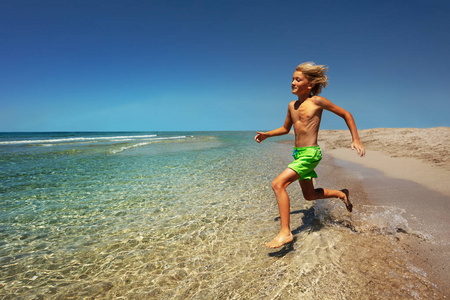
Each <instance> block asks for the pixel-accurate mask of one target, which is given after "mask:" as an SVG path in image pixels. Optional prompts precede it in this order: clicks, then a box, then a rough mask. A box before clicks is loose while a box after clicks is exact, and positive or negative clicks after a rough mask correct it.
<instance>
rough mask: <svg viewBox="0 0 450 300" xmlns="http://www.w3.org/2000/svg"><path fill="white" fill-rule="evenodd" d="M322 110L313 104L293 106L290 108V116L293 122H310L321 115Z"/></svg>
mask: <svg viewBox="0 0 450 300" xmlns="http://www.w3.org/2000/svg"><path fill="white" fill-rule="evenodd" d="M319 111H320V108H319V107H318V106H317V105H315V104H313V103H302V104H301V105H296V104H294V105H292V106H291V107H290V114H291V118H292V121H293V122H294V123H295V122H298V121H301V122H308V121H309V120H311V119H312V118H315V117H317V116H318V114H320V112H319Z"/></svg>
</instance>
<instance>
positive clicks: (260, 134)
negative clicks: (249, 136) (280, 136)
mask: <svg viewBox="0 0 450 300" xmlns="http://www.w3.org/2000/svg"><path fill="white" fill-rule="evenodd" d="M256 133H257V134H258V135H257V136H255V141H257V142H258V143H260V144H261V142H262V141H264V140H265V139H267V138H268V136H267V135H266V134H265V133H264V132H259V131H257V132H256Z"/></svg>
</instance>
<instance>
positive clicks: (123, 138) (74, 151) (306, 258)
mask: <svg viewBox="0 0 450 300" xmlns="http://www.w3.org/2000/svg"><path fill="white" fill-rule="evenodd" d="M253 137H254V133H253V132H108V133H96V132H93V133H86V132H82V133H3V134H0V212H1V215H0V235H1V239H0V298H2V299H80V298H96V299H329V298H331V299H439V297H441V295H440V294H439V290H438V289H437V287H436V286H435V285H434V284H433V283H432V282H430V281H429V279H428V278H427V275H426V274H425V272H423V271H422V270H420V269H419V268H417V267H416V266H415V265H414V264H413V263H412V262H411V261H410V260H408V258H407V256H406V255H405V252H404V251H405V249H403V248H402V247H401V246H399V243H398V241H399V240H400V239H401V236H402V235H404V234H408V232H409V228H408V224H407V222H406V221H405V219H404V218H402V212H401V211H398V209H396V208H394V207H380V206H374V205H371V204H370V203H369V202H367V198H368V196H367V195H366V194H365V192H364V190H362V189H360V188H359V187H358V184H357V181H358V180H360V179H355V180H354V181H350V180H349V179H346V180H342V179H340V180H338V178H340V176H342V170H339V168H337V167H335V166H333V164H332V162H330V161H327V159H324V161H323V162H322V163H321V165H320V166H319V168H318V170H317V171H318V173H319V179H318V182H317V184H318V185H322V186H328V187H331V188H344V187H341V186H338V185H342V184H345V185H348V186H345V187H350V188H351V190H352V194H351V195H352V199H353V202H354V203H355V211H354V213H353V214H351V215H350V214H349V213H347V212H346V210H345V207H344V206H343V204H342V203H341V202H340V201H338V200H326V201H325V200H319V201H315V202H308V201H305V200H303V198H302V196H301V192H300V189H299V187H298V185H297V184H293V185H291V186H290V187H289V190H288V191H289V193H290V195H291V214H292V217H291V227H292V230H293V233H294V235H295V242H294V244H292V245H289V246H286V247H283V248H281V249H275V250H273V249H266V248H265V247H264V242H265V241H268V240H271V239H272V238H273V237H274V236H275V235H276V234H277V232H278V229H279V219H278V210H277V206H276V201H275V198H274V196H273V192H272V190H271V188H270V182H271V181H272V180H273V178H275V177H276V176H277V175H278V174H279V173H280V172H281V171H283V170H284V169H285V167H286V165H287V164H288V163H289V162H290V161H291V159H292V158H291V156H290V152H291V149H292V146H291V145H287V144H286V143H281V142H280V141H282V140H284V139H289V137H280V138H273V139H269V140H266V141H264V142H263V144H261V145H259V144H257V143H256V142H254V141H253ZM322 175H323V176H322ZM327 178H328V179H327ZM353 191H355V192H353Z"/></svg>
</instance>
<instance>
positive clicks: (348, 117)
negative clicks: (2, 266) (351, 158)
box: [315, 97, 366, 157]
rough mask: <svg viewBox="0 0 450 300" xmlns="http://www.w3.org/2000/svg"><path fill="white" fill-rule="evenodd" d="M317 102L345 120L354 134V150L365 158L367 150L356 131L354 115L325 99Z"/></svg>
mask: <svg viewBox="0 0 450 300" xmlns="http://www.w3.org/2000/svg"><path fill="white" fill-rule="evenodd" d="M315 102H316V104H317V105H319V106H320V107H322V108H323V109H326V110H328V111H331V112H332V113H335V114H336V115H338V116H340V117H341V118H343V119H344V120H345V123H346V124H347V126H348V129H349V130H350V133H351V134H352V143H351V148H352V150H355V149H356V152H357V153H358V155H359V156H361V157H362V156H364V155H365V154H366V150H365V149H364V146H363V144H362V143H361V141H360V140H359V135H358V130H357V129H356V124H355V120H354V119H353V116H352V114H351V113H349V112H348V111H346V110H345V109H343V108H342V107H339V106H337V105H335V104H334V103H332V102H331V101H330V100H328V99H326V98H323V97H317V98H316V101H315Z"/></svg>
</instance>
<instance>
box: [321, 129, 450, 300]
mask: <svg viewBox="0 0 450 300" xmlns="http://www.w3.org/2000/svg"><path fill="white" fill-rule="evenodd" d="M359 134H360V138H361V141H362V143H363V144H364V146H365V147H366V156H365V157H364V158H361V157H358V156H357V155H356V153H354V152H353V151H351V150H350V149H349V147H348V145H350V141H351V136H350V134H349V132H348V130H323V131H320V133H319V144H320V145H321V147H322V149H323V150H324V152H325V153H326V155H329V156H331V157H332V158H334V161H335V163H336V165H337V166H339V167H343V168H345V169H347V170H349V171H350V172H351V173H353V174H356V175H357V176H358V177H359V178H361V181H362V184H363V186H364V188H365V190H366V191H367V193H368V200H369V201H370V202H372V203H374V204H377V205H391V206H394V207H398V208H400V209H402V210H404V211H405V214H404V217H405V218H406V219H407V221H408V224H409V226H410V228H411V230H412V231H413V232H420V233H421V234H419V235H417V234H412V235H411V234H402V235H401V238H399V243H400V245H401V247H402V248H403V249H404V250H405V253H407V256H408V258H409V259H410V261H412V262H413V264H414V265H416V266H418V267H419V268H421V269H422V270H424V271H425V272H426V274H427V275H428V278H429V279H430V280H431V281H432V282H433V283H435V284H437V286H438V288H439V290H441V291H442V293H443V294H444V295H445V296H447V297H450V262H449V261H448V259H447V257H448V253H450V232H449V231H448V229H447V228H449V227H450V186H449V185H448V182H449V181H450V166H449V164H448V161H447V157H448V154H449V151H448V150H447V148H448V146H449V145H450V128H448V127H439V128H429V129H413V128H408V129H401V128H398V129H397V128H395V129H367V130H361V131H359ZM422 234H423V235H422ZM420 235H422V236H420ZM427 236H428V237H429V238H427Z"/></svg>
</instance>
